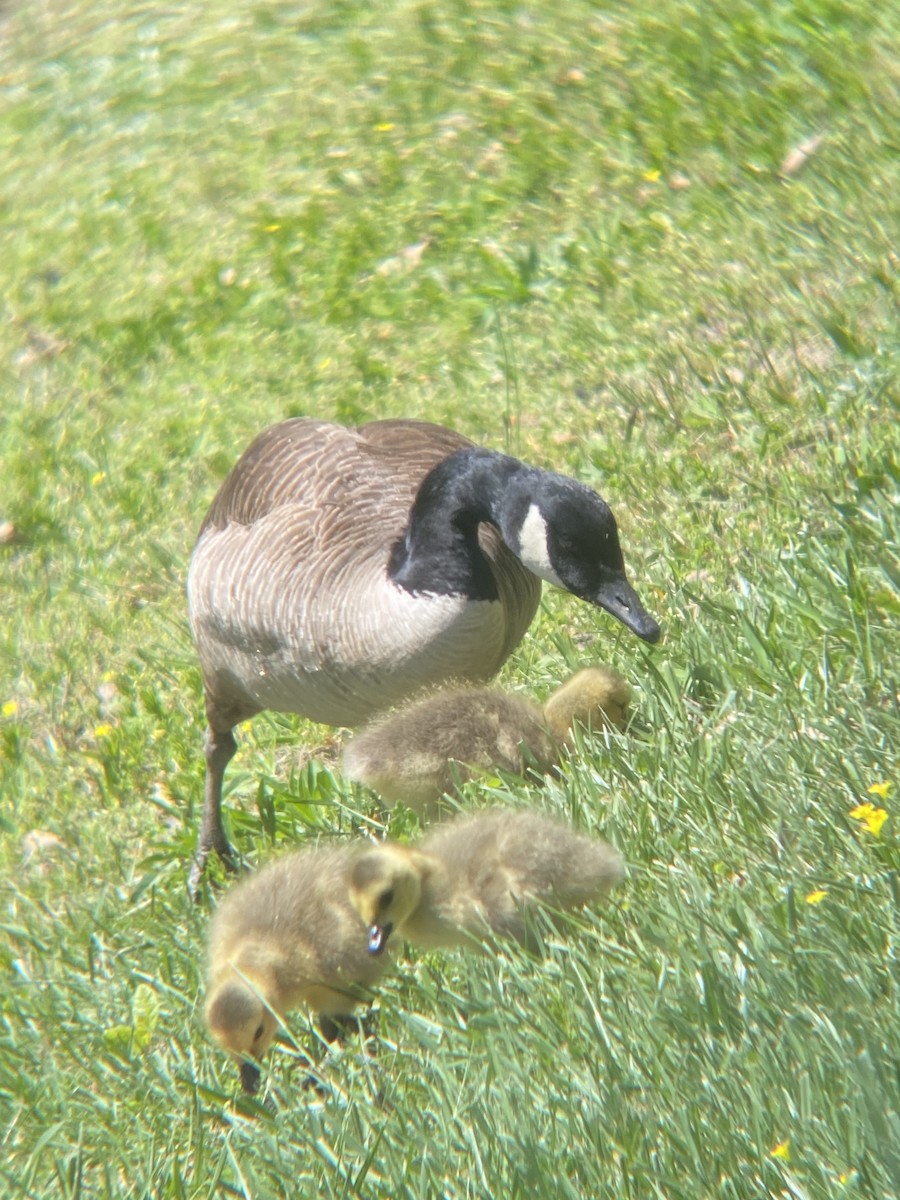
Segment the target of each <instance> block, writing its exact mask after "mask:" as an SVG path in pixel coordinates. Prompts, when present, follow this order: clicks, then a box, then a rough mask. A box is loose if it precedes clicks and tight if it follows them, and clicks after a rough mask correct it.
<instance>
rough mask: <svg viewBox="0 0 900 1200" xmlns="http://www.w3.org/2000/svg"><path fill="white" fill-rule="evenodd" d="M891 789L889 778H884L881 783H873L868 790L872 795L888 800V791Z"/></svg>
mask: <svg viewBox="0 0 900 1200" xmlns="http://www.w3.org/2000/svg"><path fill="white" fill-rule="evenodd" d="M890 790H891V784H890V781H889V780H886V779H885V780H882V782H881V783H873V784H872V785H871V787H867V788H866V791H867V792H868V793H869V795H870V796H877V797H878V799H879V800H887V798H888V792H889V791H890Z"/></svg>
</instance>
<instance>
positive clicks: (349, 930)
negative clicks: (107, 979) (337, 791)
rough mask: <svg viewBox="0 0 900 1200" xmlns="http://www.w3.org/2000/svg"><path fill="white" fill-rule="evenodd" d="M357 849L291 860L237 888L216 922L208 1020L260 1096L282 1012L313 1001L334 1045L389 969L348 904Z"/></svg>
mask: <svg viewBox="0 0 900 1200" xmlns="http://www.w3.org/2000/svg"><path fill="white" fill-rule="evenodd" d="M359 852H360V847H359V846H352V847H351V846H342V847H337V848H333V847H328V848H318V849H307V850H301V851H298V852H297V853H294V854H287V855H285V856H284V857H283V858H280V859H277V860H276V861H275V862H273V863H271V864H270V865H269V866H267V867H265V868H263V870H261V871H259V872H258V873H257V874H255V875H251V876H249V877H248V878H246V879H244V880H242V881H241V882H240V883H239V884H237V886H236V887H234V888H232V889H231V890H230V891H229V892H228V893H227V895H226V896H225V898H224V899H223V901H222V903H221V904H220V905H219V908H218V910H217V912H216V914H215V916H214V917H213V919H212V922H211V924H210V929H209V942H208V993H207V1001H206V1022H207V1025H208V1026H209V1030H210V1033H211V1034H212V1036H213V1038H214V1039H215V1041H216V1042H218V1044H219V1045H220V1046H222V1047H223V1048H224V1049H225V1050H227V1051H229V1052H230V1053H231V1055H232V1056H233V1057H234V1058H235V1060H236V1061H237V1063H238V1066H239V1071H240V1077H241V1085H242V1087H243V1089H244V1091H245V1092H247V1093H249V1094H251V1095H252V1094H253V1093H254V1092H256V1091H257V1089H258V1087H259V1081H260V1067H259V1064H260V1062H261V1061H262V1059H263V1057H264V1055H265V1053H266V1051H267V1050H268V1048H269V1046H270V1045H271V1043H272V1040H273V1038H274V1037H275V1033H276V1030H277V1028H278V1026H279V1024H280V1023H281V1022H282V1020H283V1018H284V1016H285V1014H286V1013H287V1012H288V1011H289V1010H290V1009H292V1008H295V1007H296V1006H298V1005H300V1004H306V1005H307V1006H308V1007H309V1008H310V1009H312V1011H313V1012H315V1013H316V1014H318V1016H319V1021H320V1025H321V1028H322V1032H323V1034H324V1036H325V1037H326V1039H327V1040H329V1041H331V1040H334V1038H335V1037H336V1036H337V1035H338V1032H339V1028H340V1024H341V1023H342V1022H343V1021H346V1020H347V1019H348V1018H350V1017H352V1014H353V1011H354V1009H355V1008H356V1006H357V1004H359V1003H360V1002H361V1001H362V1000H364V999H365V989H367V988H369V987H370V986H371V985H372V984H374V983H375V982H376V981H377V980H378V978H379V977H380V976H381V975H382V974H383V973H384V971H385V970H386V969H387V966H388V963H387V962H386V961H385V962H380V961H378V960H377V959H375V958H373V957H372V956H371V955H369V954H367V953H366V946H365V941H366V927H365V925H364V924H363V923H362V920H361V919H360V917H359V914H358V912H357V911H356V909H355V908H353V907H352V906H351V904H350V903H349V900H348V882H349V879H350V876H351V872H352V870H353V866H354V864H355V861H356V859H357V857H358V855H359Z"/></svg>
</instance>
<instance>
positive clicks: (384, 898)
mask: <svg viewBox="0 0 900 1200" xmlns="http://www.w3.org/2000/svg"><path fill="white" fill-rule="evenodd" d="M393 903H394V889H393V888H388V889H387V890H386V891H384V892H382V893H381V895H380V896H379V898H378V907H379V908H380V909H382V910H383V909H385V908H389V907H390V906H391V905H392V904H393Z"/></svg>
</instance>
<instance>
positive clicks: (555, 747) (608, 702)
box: [344, 666, 631, 816]
mask: <svg viewBox="0 0 900 1200" xmlns="http://www.w3.org/2000/svg"><path fill="white" fill-rule="evenodd" d="M630 703H631V687H630V686H629V684H628V682H627V681H626V680H625V679H623V677H622V676H621V675H620V674H619V673H618V672H617V671H614V670H613V669H612V668H611V667H605V666H592V667H585V668H584V669H583V670H581V671H578V672H577V673H576V674H575V675H573V676H572V677H571V679H569V680H567V682H566V683H564V684H563V686H562V687H561V688H559V689H558V690H557V691H555V692H554V693H553V695H552V696H551V697H550V699H549V700H548V701H547V703H546V704H545V705H544V707H543V708H539V707H538V706H537V705H536V704H533V703H531V701H529V700H525V699H523V698H522V697H520V696H511V695H508V694H506V693H503V692H497V691H493V690H491V689H490V688H460V689H449V690H447V691H441V692H438V693H436V694H435V695H433V696H429V697H428V698H426V699H424V700H420V701H418V702H417V703H414V704H412V705H410V706H409V707H408V708H404V709H401V710H400V711H399V712H396V713H394V714H393V715H391V716H389V717H388V718H387V719H386V720H384V721H381V722H378V723H377V724H375V725H373V726H371V727H370V728H368V729H365V730H363V731H362V732H361V733H359V734H358V735H357V736H356V737H355V738H353V739H352V741H350V743H349V744H348V745H347V747H346V749H345V751H344V772H345V774H346V775H347V776H348V777H349V778H350V779H354V780H356V782H357V783H362V784H365V785H366V786H367V787H371V788H373V789H374V790H375V791H376V792H378V793H379V795H380V796H381V797H382V798H383V800H384V801H385V803H386V804H388V805H389V806H393V805H394V804H397V803H398V802H399V803H402V804H405V805H406V806H407V807H408V808H413V809H415V810H416V811H417V812H419V813H420V814H422V815H426V816H433V815H434V814H435V812H436V811H437V808H438V801H439V800H440V797H441V796H442V795H444V794H445V793H448V792H452V791H453V788H454V784H456V783H461V782H463V781H465V780H467V779H471V778H472V776H473V775H474V774H475V773H476V772H477V771H479V770H489V769H491V768H494V769H496V768H501V769H502V770H504V771H509V772H510V773H511V774H515V775H522V774H524V772H525V770H526V768H527V767H529V766H533V767H534V768H535V769H536V770H537V771H538V772H539V773H540V774H542V775H543V774H546V773H547V772H548V771H550V770H551V769H552V768H553V767H555V766H556V764H557V763H558V762H559V759H560V756H561V753H562V748H563V747H564V746H568V745H571V738H572V727H573V725H574V724H575V722H576V721H577V722H580V723H581V724H583V725H591V726H593V727H594V728H597V727H598V726H599V725H601V724H602V723H604V722H608V723H609V724H611V725H614V726H616V727H617V728H619V729H624V728H625V726H626V724H627V720H628V708H629V705H630Z"/></svg>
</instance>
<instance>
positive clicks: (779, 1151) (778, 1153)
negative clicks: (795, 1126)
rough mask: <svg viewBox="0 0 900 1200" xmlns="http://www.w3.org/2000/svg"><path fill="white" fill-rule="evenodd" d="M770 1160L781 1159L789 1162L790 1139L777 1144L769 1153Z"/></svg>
mask: <svg viewBox="0 0 900 1200" xmlns="http://www.w3.org/2000/svg"><path fill="white" fill-rule="evenodd" d="M769 1157H770V1158H781V1159H784V1161H785V1162H790V1161H791V1141H790V1138H785V1139H784V1141H783V1142H779V1143H778V1145H777V1146H776V1147H775V1149H774V1150H770V1151H769Z"/></svg>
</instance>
